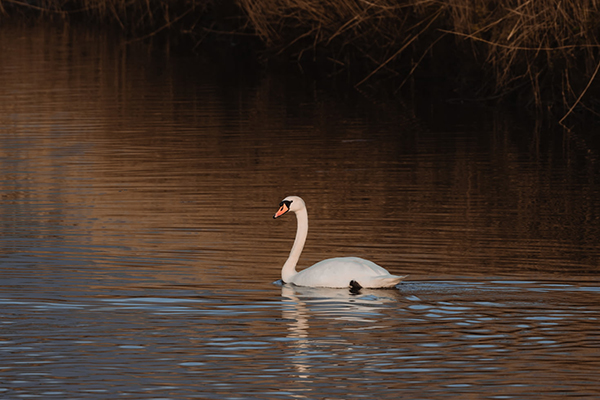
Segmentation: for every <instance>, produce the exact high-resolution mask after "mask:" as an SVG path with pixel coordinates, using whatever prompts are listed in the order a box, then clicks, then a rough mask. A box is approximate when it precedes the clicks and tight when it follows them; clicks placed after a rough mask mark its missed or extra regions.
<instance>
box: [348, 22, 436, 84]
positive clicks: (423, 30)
mask: <svg viewBox="0 0 600 400" xmlns="http://www.w3.org/2000/svg"><path fill="white" fill-rule="evenodd" d="M440 14H441V11H438V12H437V14H435V15H434V16H433V18H431V21H429V23H428V24H427V25H426V26H425V27H424V28H423V29H421V31H420V32H419V33H417V34H416V35H415V36H413V37H412V38H411V39H410V40H409V41H408V42H406V44H405V45H404V46H402V47H401V48H400V49H399V50H398V51H396V52H395V53H394V54H393V55H392V56H391V57H390V58H388V59H387V60H385V61H384V62H383V63H382V64H381V65H379V67H377V68H375V70H373V71H372V72H371V73H370V74H369V75H367V76H366V77H365V78H364V79H363V80H361V81H360V82H358V83H357V84H356V85H354V87H358V86H360V85H362V84H363V83H365V82H366V81H367V80H368V79H369V78H370V77H372V76H373V75H375V74H376V73H377V72H378V71H379V70H380V69H381V68H383V67H385V66H386V65H387V64H388V63H389V62H390V61H392V60H393V59H394V58H396V57H397V56H398V54H400V53H402V52H403V51H404V50H406V48H407V47H408V46H410V44H411V43H412V42H414V41H415V40H417V38H418V37H419V35H421V33H423V32H425V30H427V28H429V26H430V25H431V24H432V23H433V21H435V20H436V19H437V17H438V16H439V15H440Z"/></svg>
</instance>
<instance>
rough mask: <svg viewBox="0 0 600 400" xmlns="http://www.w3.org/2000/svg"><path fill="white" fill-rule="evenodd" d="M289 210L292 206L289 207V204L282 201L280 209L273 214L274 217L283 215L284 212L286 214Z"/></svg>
mask: <svg viewBox="0 0 600 400" xmlns="http://www.w3.org/2000/svg"><path fill="white" fill-rule="evenodd" d="M288 211H290V208H289V207H288V205H287V204H285V203H282V204H281V207H279V210H277V212H276V213H275V215H273V219H275V218H278V217H281V216H282V215H283V214H285V213H286V212H288Z"/></svg>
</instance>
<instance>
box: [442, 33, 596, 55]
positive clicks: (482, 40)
mask: <svg viewBox="0 0 600 400" xmlns="http://www.w3.org/2000/svg"><path fill="white" fill-rule="evenodd" d="M439 31H440V32H444V33H450V34H452V35H456V36H464V37H467V38H469V39H472V40H475V41H478V42H483V43H486V44H489V45H492V46H497V47H502V48H504V49H509V50H528V51H555V50H566V49H576V48H582V47H584V48H600V45H597V44H571V45H568V46H558V47H522V46H510V45H508V44H501V43H495V42H492V41H489V40H485V39H482V38H479V37H477V36H473V35H471V34H468V33H461V32H454V31H448V30H445V29H439Z"/></svg>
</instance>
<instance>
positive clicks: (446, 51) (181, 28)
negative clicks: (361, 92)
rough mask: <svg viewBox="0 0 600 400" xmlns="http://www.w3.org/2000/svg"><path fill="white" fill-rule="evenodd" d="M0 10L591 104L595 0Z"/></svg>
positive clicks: (526, 99) (139, 4) (118, 0)
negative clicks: (166, 33) (257, 47)
mask: <svg viewBox="0 0 600 400" xmlns="http://www.w3.org/2000/svg"><path fill="white" fill-rule="evenodd" d="M0 13H3V14H4V18H6V17H7V16H13V15H16V14H21V15H41V16H42V17H48V18H57V17H58V18H67V19H83V20H95V21H98V22H102V23H105V22H107V21H109V22H111V23H113V24H116V25H118V26H120V27H121V28H122V29H123V30H124V31H125V32H126V33H127V34H131V35H135V36H138V37H144V36H150V35H153V34H156V33H157V32H159V31H160V32H162V31H171V32H175V33H177V34H184V35H188V36H190V37H192V38H193V39H194V40H195V41H196V42H201V41H205V40H207V39H208V38H210V39H212V40H217V41H219V40H221V41H231V40H235V41H236V42H240V43H243V44H244V45H248V46H250V45H255V44H256V42H257V41H258V42H259V43H260V48H261V54H262V56H263V57H264V58H272V57H277V58H279V59H285V60H291V61H293V62H300V63H301V64H313V65H316V66H318V68H319V69H321V70H323V69H325V70H326V71H327V72H328V73H330V74H335V73H345V74H347V76H349V77H351V79H353V83H354V84H355V85H356V86H357V87H359V88H360V87H364V86H367V85H374V84H376V83H377V82H378V81H381V80H384V79H385V80H386V84H387V82H390V80H389V78H393V79H392V82H393V83H394V84H393V86H394V88H395V89H396V90H398V89H400V88H401V87H403V86H404V85H405V84H406V83H407V82H411V81H414V80H419V79H429V80H431V79H435V80H440V81H444V82H449V83H450V84H451V87H452V88H453V90H454V92H455V96H456V97H457V98H460V99H461V100H485V101H516V102H518V103H519V104H522V105H524V106H529V107H531V108H533V109H536V110H540V111H552V112H554V113H555V115H558V116H559V117H560V118H562V119H561V122H562V121H564V120H565V118H566V117H567V116H569V115H571V113H573V112H574V110H580V109H585V110H588V111H590V112H592V113H596V112H597V110H596V108H598V103H597V101H596V100H595V95H596V94H597V93H598V87H597V86H598V85H596V84H595V78H596V77H597V75H598V71H599V69H600V55H599V51H598V50H599V44H598V38H599V37H600V35H599V34H600V0H577V1H576V0H499V1H494V2H491V1H487V0H444V1H443V0H439V1H438V0H405V1H401V0H237V1H235V0H220V1H217V0H205V1H202V0H38V1H31V0H29V1H27V0H0ZM244 39H247V40H244ZM257 39H258V40H257ZM388 86H389V85H388Z"/></svg>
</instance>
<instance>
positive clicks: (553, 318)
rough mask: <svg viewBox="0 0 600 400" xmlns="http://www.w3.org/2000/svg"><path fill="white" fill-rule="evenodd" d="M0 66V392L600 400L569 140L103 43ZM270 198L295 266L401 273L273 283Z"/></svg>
mask: <svg viewBox="0 0 600 400" xmlns="http://www.w3.org/2000/svg"><path fill="white" fill-rule="evenodd" d="M0 53H1V54H2V57H1V58H0V88H2V89H1V90H0V138H1V141H0V196H1V202H0V235H1V236H0V257H1V261H0V277H1V278H0V279H1V280H0V305H1V306H0V317H1V318H0V360H2V362H1V364H0V396H1V397H2V398H3V399H19V398H42V399H53V398H56V399H90V398H91V399H115V398H128V399H187V398H201V399H247V398H260V399H287V398H295V399H298V398H300V399H302V398H307V399H316V398H327V399H349V398H365V399H373V398H377V399H397V398H407V399H443V398H478V399H483V398H489V399H526V398H531V399H534V398H540V397H541V396H542V397H543V398H557V399H564V398H573V399H580V398H596V397H598V396H600V383H599V382H598V379H597V376H598V373H599V372H600V361H599V360H600V330H598V324H599V321H598V318H600V306H599V305H598V304H600V302H599V300H600V285H599V283H598V273H599V269H598V266H599V260H600V251H599V246H598V243H599V239H600V230H599V227H600V220H599V211H600V200H599V199H600V196H599V195H600V191H599V186H598V170H599V169H598V159H597V157H596V156H595V155H596V152H595V151H596V150H595V149H593V148H586V147H585V142H582V141H581V140H577V138H576V137H573V136H572V135H564V136H562V135H560V134H559V135H556V134H553V133H552V132H540V131H537V130H535V129H531V128H530V127H528V126H527V125H526V124H525V122H522V121H519V120H517V119H514V117H512V116H511V115H507V114H502V113H499V112H496V111H495V110H486V109H478V108H468V107H466V106H456V105H444V106H443V107H439V106H436V105H435V104H431V103H430V102H429V100H428V99H427V98H425V99H416V100H415V102H414V104H413V105H407V106H402V105H398V104H397V103H391V102H390V103H385V102H383V103H378V102H371V101H369V100H366V99H364V98H362V97H360V96H355V95H352V94H348V93H345V94H343V93H342V94H333V93H334V92H333V91H332V90H330V89H327V84H324V86H325V88H323V87H321V86H320V84H315V83H313V82H310V81H303V80H302V79H298V78H297V77H295V78H293V79H288V78H286V77H285V76H283V77H282V76H278V75H273V74H271V75H266V76H262V75H260V74H258V75H257V74H252V73H247V72H246V71H244V68H243V66H235V65H226V64H224V65H215V64H214V61H211V59H210V58H207V59H206V60H203V59H202V58H195V57H185V56H181V55H177V54H176V53H172V54H170V56H167V55H166V54H165V52H164V51H163V49H162V48H159V49H157V48H155V47H153V46H147V45H142V44H139V43H134V44H130V45H128V46H125V45H122V44H121V43H120V42H119V41H118V39H115V38H114V37H111V35H109V34H105V33H98V32H89V31H83V32H82V31H71V30H69V29H64V30H60V29H59V30H56V29H53V28H47V27H36V28H23V27H17V28H14V27H7V26H4V27H3V29H2V30H0ZM582 143H583V144H582ZM289 194H297V195H301V196H303V197H304V199H305V200H306V202H307V205H308V209H309V218H310V232H309V239H308V242H307V246H306V248H305V253H304V254H303V257H302V258H301V263H302V265H310V264H312V263H314V262H316V261H318V260H321V259H323V258H327V257H332V256H337V255H356V256H361V257H365V258H368V259H371V260H373V261H375V262H377V263H379V264H381V265H382V266H384V267H386V268H387V269H389V270H390V272H392V273H396V274H409V275H410V276H409V278H408V279H407V280H406V282H405V283H404V284H402V285H401V286H399V287H398V289H397V290H385V291H377V290H362V291H361V292H360V293H358V294H352V293H350V292H349V291H346V290H330V289H310V288H298V287H290V286H286V285H284V286H281V285H280V284H277V283H274V282H275V281H277V280H278V279H279V277H280V268H281V265H282V264H283V262H284V261H285V259H286V257H287V253H288V251H289V249H290V247H291V243H292V240H293V235H294V230H295V221H294V217H293V216H285V217H284V218H282V219H280V220H276V221H274V220H273V219H272V218H271V216H272V215H273V213H274V212H275V211H276V209H277V206H278V204H279V201H280V200H281V199H282V198H283V197H285V196H286V195H289Z"/></svg>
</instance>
